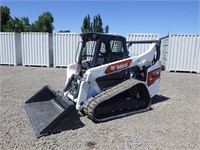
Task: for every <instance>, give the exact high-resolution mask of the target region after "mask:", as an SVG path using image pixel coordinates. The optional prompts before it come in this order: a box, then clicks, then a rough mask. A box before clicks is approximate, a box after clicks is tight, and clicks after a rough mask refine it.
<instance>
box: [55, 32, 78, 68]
mask: <svg viewBox="0 0 200 150" xmlns="http://www.w3.org/2000/svg"><path fill="white" fill-rule="evenodd" d="M79 41H81V38H80V36H79V33H54V34H53V60H54V67H67V66H68V65H69V64H71V63H74V62H75V55H76V51H77V47H78V42H79Z"/></svg>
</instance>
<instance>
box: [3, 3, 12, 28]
mask: <svg viewBox="0 0 200 150" xmlns="http://www.w3.org/2000/svg"><path fill="white" fill-rule="evenodd" d="M0 12H1V31H4V30H3V28H4V26H5V25H6V24H7V23H8V21H9V20H10V18H11V17H10V9H9V8H8V7H7V6H1V7H0Z"/></svg>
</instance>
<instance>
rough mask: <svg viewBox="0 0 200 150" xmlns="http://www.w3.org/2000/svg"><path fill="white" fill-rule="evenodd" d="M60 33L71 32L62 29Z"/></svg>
mask: <svg viewBox="0 0 200 150" xmlns="http://www.w3.org/2000/svg"><path fill="white" fill-rule="evenodd" d="M58 32H59V33H70V30H60V31H58Z"/></svg>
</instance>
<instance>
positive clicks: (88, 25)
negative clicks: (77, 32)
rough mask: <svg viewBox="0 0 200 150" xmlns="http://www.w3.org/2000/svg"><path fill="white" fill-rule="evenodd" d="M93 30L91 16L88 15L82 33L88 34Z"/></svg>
mask: <svg viewBox="0 0 200 150" xmlns="http://www.w3.org/2000/svg"><path fill="white" fill-rule="evenodd" d="M91 30H92V28H91V25H90V16H89V15H87V16H86V17H85V18H84V19H83V25H82V27H81V31H82V33H88V32H91Z"/></svg>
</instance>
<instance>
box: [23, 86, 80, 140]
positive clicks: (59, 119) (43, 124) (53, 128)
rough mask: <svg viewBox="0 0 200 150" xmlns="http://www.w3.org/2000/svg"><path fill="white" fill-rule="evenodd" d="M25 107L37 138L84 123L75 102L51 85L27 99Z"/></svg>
mask: <svg viewBox="0 0 200 150" xmlns="http://www.w3.org/2000/svg"><path fill="white" fill-rule="evenodd" d="M24 107H25V111H26V113H27V115H28V118H29V121H30V123H31V125H32V127H33V130H34V132H35V134H36V136H37V138H39V137H41V136H44V135H49V134H52V133H58V132H61V131H64V130H70V129H77V128H80V127H83V125H84V124H83V123H82V122H81V121H80V118H79V116H78V113H77V110H76V108H75V104H74V103H73V102H72V101H70V100H69V99H68V98H67V97H65V96H63V95H62V94H61V93H59V92H55V90H54V89H53V88H51V86H49V85H46V86H45V87H43V88H42V89H41V90H40V91H39V92H37V93H36V94H35V95H33V96H32V97H31V98H30V99H29V100H27V101H26V102H25V106H24Z"/></svg>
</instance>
